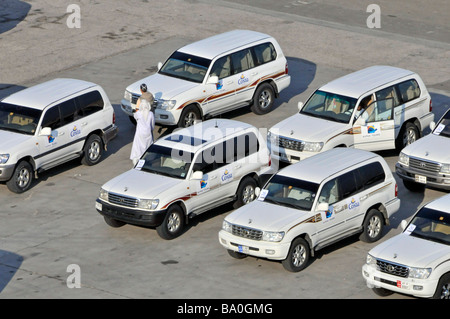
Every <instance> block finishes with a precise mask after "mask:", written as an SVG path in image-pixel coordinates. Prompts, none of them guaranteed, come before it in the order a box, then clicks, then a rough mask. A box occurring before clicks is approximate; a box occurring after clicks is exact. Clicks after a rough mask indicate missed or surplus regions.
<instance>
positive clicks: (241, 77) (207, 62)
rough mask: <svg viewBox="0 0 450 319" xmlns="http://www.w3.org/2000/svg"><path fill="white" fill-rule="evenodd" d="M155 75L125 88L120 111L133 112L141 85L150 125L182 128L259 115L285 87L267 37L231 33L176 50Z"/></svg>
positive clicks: (278, 57)
mask: <svg viewBox="0 0 450 319" xmlns="http://www.w3.org/2000/svg"><path fill="white" fill-rule="evenodd" d="M158 67H159V70H158V72H157V73H156V74H153V75H151V76H148V77H146V78H144V79H142V80H139V81H137V82H135V83H133V84H131V85H130V86H128V87H127V89H126V91H125V95H124V98H123V99H122V110H123V111H124V112H125V113H126V114H127V115H129V116H130V117H132V109H133V108H134V107H135V106H136V101H137V99H138V98H139V96H140V95H141V92H140V89H139V88H140V85H141V84H142V83H145V84H146V85H147V87H148V91H149V92H151V93H152V94H153V95H154V97H155V106H156V109H155V121H156V123H159V124H161V125H178V126H179V127H187V126H190V125H192V124H194V122H195V121H197V120H200V119H205V118H207V117H212V116H215V115H218V114H221V113H224V112H228V111H231V110H233V109H236V108H240V107H243V106H248V105H251V108H252V110H253V112H255V113H257V114H264V113H267V112H269V111H270V110H271V109H272V106H273V102H274V99H275V98H276V97H278V95H279V93H280V92H281V91H282V90H284V89H285V88H287V87H288V86H289V84H290V81H291V77H290V76H289V75H288V66H287V60H286V57H285V56H284V54H283V52H282V50H281V48H280V46H279V44H278V43H277V41H276V40H275V39H274V38H272V37H271V36H269V35H267V34H263V33H259V32H254V31H248V30H234V31H230V32H226V33H223V34H219V35H215V36H213V37H210V38H207V39H204V40H201V41H198V42H195V43H192V44H189V45H186V46H184V47H182V48H180V49H178V50H176V51H175V52H174V53H172V55H171V56H170V57H169V58H168V59H167V61H166V62H165V63H164V64H160V65H159V66H158Z"/></svg>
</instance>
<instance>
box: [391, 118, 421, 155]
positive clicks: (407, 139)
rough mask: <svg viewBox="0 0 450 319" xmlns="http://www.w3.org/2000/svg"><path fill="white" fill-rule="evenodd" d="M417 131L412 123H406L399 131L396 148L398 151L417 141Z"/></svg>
mask: <svg viewBox="0 0 450 319" xmlns="http://www.w3.org/2000/svg"><path fill="white" fill-rule="evenodd" d="M419 137H420V136H419V129H418V128H417V126H416V125H415V124H414V123H411V122H408V123H406V124H405V126H404V127H403V128H402V129H401V130H400V134H399V135H398V137H397V141H396V144H397V145H396V147H397V150H398V151H401V150H402V149H404V148H405V147H406V146H408V145H409V144H412V143H414V142H415V141H417V140H418V139H419Z"/></svg>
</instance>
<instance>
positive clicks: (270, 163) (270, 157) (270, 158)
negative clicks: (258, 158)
mask: <svg viewBox="0 0 450 319" xmlns="http://www.w3.org/2000/svg"><path fill="white" fill-rule="evenodd" d="M270 166H272V156H270V153H269V167H270Z"/></svg>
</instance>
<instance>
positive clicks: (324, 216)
mask: <svg viewBox="0 0 450 319" xmlns="http://www.w3.org/2000/svg"><path fill="white" fill-rule="evenodd" d="M399 207H400V200H399V199H398V198H397V184H396V182H395V179H394V177H393V176H392V173H391V171H390V169H389V167H388V165H387V163H386V162H385V160H384V159H383V158H382V157H381V156H379V155H377V154H374V153H371V152H367V151H362V150H356V149H348V148H336V149H333V150H329V151H326V152H323V153H320V154H318V155H316V156H314V157H311V158H308V159H306V160H304V161H301V162H299V163H296V164H293V165H290V166H288V167H286V168H284V169H282V170H280V171H279V172H278V173H277V174H275V175H274V176H272V178H271V179H270V180H269V181H268V182H267V184H266V185H265V186H264V188H263V189H262V190H261V192H260V194H259V197H258V200H255V201H254V202H252V203H250V204H249V205H246V206H244V207H241V208H240V209H238V210H235V211H234V212H232V213H231V214H229V215H228V216H227V217H226V218H225V220H224V221H223V227H222V230H221V231H220V232H219V242H220V244H222V246H223V247H225V248H226V249H227V250H228V253H229V254H230V255H231V256H232V257H235V258H242V257H245V256H247V255H251V256H256V257H261V258H267V259H273V260H281V261H282V264H283V266H284V267H285V269H287V270H289V271H292V272H296V271H300V270H302V269H304V268H305V267H306V266H307V264H308V260H309V257H310V255H314V252H315V251H316V250H319V249H321V248H323V247H325V246H327V245H329V244H332V243H334V242H336V241H338V240H340V239H343V238H345V237H348V236H351V235H353V234H357V233H362V234H361V239H362V240H364V241H367V242H374V241H376V240H378V239H379V238H380V237H381V236H382V230H383V225H385V224H389V217H390V216H391V215H392V214H393V213H395V212H396V211H397V210H398V209H399Z"/></svg>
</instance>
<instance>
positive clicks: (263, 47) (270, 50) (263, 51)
mask: <svg viewBox="0 0 450 319" xmlns="http://www.w3.org/2000/svg"><path fill="white" fill-rule="evenodd" d="M253 51H254V52H255V57H256V64H257V65H261V64H264V63H267V62H270V61H273V60H275V59H276V58H277V52H276V51H275V48H274V47H273V44H272V43H263V44H259V45H257V46H255V47H253Z"/></svg>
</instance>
